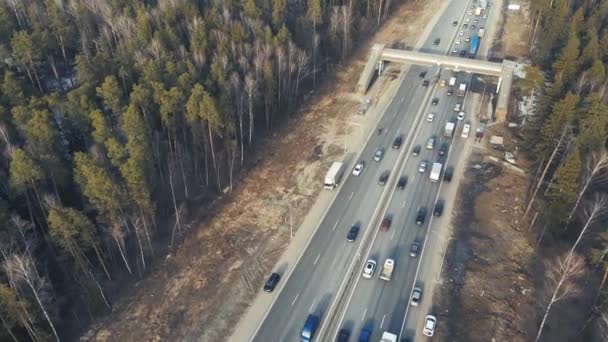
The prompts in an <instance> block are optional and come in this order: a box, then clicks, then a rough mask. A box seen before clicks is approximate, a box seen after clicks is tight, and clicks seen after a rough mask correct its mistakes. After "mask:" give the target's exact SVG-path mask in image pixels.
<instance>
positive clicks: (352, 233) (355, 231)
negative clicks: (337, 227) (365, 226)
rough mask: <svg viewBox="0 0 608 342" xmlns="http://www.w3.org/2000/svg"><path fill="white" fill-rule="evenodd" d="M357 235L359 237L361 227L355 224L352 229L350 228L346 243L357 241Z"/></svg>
mask: <svg viewBox="0 0 608 342" xmlns="http://www.w3.org/2000/svg"><path fill="white" fill-rule="evenodd" d="M357 235H359V226H358V225H356V224H354V225H353V226H352V227H350V229H349V231H348V234H347V235H346V241H348V242H354V241H355V240H357Z"/></svg>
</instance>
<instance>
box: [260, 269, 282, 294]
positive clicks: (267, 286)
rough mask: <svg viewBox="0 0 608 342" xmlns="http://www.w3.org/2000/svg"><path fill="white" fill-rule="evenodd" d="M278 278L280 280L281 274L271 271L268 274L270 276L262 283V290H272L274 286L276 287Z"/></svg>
mask: <svg viewBox="0 0 608 342" xmlns="http://www.w3.org/2000/svg"><path fill="white" fill-rule="evenodd" d="M279 280H281V276H280V275H279V274H278V273H272V274H271V275H270V277H268V280H266V283H265V284H264V291H266V292H272V291H274V288H275V287H277V284H278V283H279Z"/></svg>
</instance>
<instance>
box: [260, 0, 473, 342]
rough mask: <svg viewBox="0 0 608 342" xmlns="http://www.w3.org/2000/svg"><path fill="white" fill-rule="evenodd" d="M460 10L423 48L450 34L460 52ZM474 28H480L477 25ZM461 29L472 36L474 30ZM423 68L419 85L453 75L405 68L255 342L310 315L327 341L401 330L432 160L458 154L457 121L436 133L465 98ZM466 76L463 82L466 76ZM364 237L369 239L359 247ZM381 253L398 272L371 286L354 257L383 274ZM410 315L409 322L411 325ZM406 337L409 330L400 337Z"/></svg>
mask: <svg viewBox="0 0 608 342" xmlns="http://www.w3.org/2000/svg"><path fill="white" fill-rule="evenodd" d="M468 11H469V0H452V2H451V3H450V4H449V5H448V7H447V9H446V11H445V12H444V13H443V15H442V16H441V18H440V20H439V21H438V23H437V25H436V26H435V27H434V28H433V30H432V31H431V34H430V36H429V37H428V39H427V42H426V43H425V44H424V46H423V47H422V49H421V50H423V51H429V52H434V53H447V52H450V51H451V49H452V46H453V42H454V39H455V37H458V38H457V39H462V44H461V45H460V46H461V49H465V48H466V46H467V45H466V44H465V43H464V36H458V31H459V30H461V27H460V25H461V24H462V21H463V18H464V16H466V13H467V12H468ZM479 19H481V17H479ZM454 20H457V21H458V22H459V25H458V26H457V27H455V26H453V25H452V22H453V21H454ZM478 25H482V26H483V24H482V23H481V20H480V23H479V24H478ZM465 32H466V35H468V36H470V35H473V34H474V33H475V32H476V31H472V30H465ZM436 38H440V39H441V42H440V43H439V44H438V45H435V44H434V41H435V39H436ZM422 71H426V72H427V75H426V79H431V80H433V79H435V78H434V77H435V76H437V77H440V78H441V79H447V78H449V77H450V76H451V75H452V74H451V73H450V72H448V71H444V70H439V69H438V68H426V67H418V66H412V67H411V68H410V71H409V72H408V73H407V75H406V76H405V77H404V79H403V82H402V83H401V84H400V85H399V89H398V90H397V93H396V95H395V97H394V98H393V101H392V102H391V103H390V105H389V106H388V107H387V109H386V111H385V112H384V114H383V116H382V118H381V119H380V122H379V124H378V130H374V132H373V133H372V135H371V136H370V138H369V140H368V142H367V144H366V145H365V147H364V149H363V150H362V151H361V155H360V157H359V158H358V160H362V161H365V162H366V166H365V169H364V170H363V172H362V174H361V175H360V176H352V175H351V173H350V171H351V170H346V174H345V176H344V179H343V184H342V185H341V186H340V187H339V188H338V191H339V192H338V194H337V196H336V199H335V201H334V202H333V205H332V206H331V207H330V208H329V209H328V211H327V213H326V215H325V217H324V218H323V220H322V222H321V223H320V225H319V228H318V229H317V231H316V232H315V234H314V236H313V237H312V239H311V240H310V242H309V245H308V247H307V248H306V250H305V252H304V253H303V254H302V256H301V258H300V259H299V261H298V263H297V264H296V265H295V268H294V269H293V270H292V272H291V275H290V277H289V279H288V280H287V281H286V283H285V284H283V286H282V288H281V290H280V292H279V293H278V294H276V298H275V300H274V302H273V305H272V306H271V308H270V310H269V311H268V312H267V313H266V316H265V318H264V320H263V322H262V324H261V325H260V326H259V328H258V330H257V332H256V334H255V336H254V337H253V339H252V340H253V341H264V342H266V341H277V342H282V341H295V340H297V339H298V337H299V335H300V332H301V330H302V326H303V324H304V321H305V319H306V317H307V316H308V315H309V314H310V313H314V314H315V315H317V316H319V317H320V318H321V327H322V329H321V331H320V332H319V333H321V334H324V335H323V336H327V338H326V339H327V340H330V338H331V337H333V336H335V334H336V333H337V330H338V329H340V328H347V329H348V330H349V331H351V333H352V334H353V335H355V334H358V332H359V331H360V330H361V328H362V327H364V326H365V327H369V328H372V330H373V331H374V337H373V338H372V341H376V340H378V339H379V336H380V335H381V333H382V331H385V330H389V331H392V332H395V333H399V332H400V331H401V328H402V325H403V324H404V317H405V314H406V309H407V307H408V302H409V296H410V292H411V289H412V286H413V284H414V282H415V277H416V273H417V266H418V262H419V259H418V258H416V259H414V258H410V257H409V255H408V251H409V246H410V243H411V242H412V241H414V240H417V241H420V242H423V241H424V240H425V236H426V232H427V229H428V224H429V221H430V216H431V215H432V210H433V205H434V203H435V200H436V197H437V193H438V189H439V187H440V184H441V182H437V183H434V182H430V180H429V172H430V168H431V165H432V162H433V161H437V160H439V159H441V161H442V162H444V163H445V161H446V160H447V159H448V158H449V159H450V160H452V159H453V158H458V154H459V153H458V151H459V144H461V142H460V139H461V138H460V137H459V136H460V131H461V129H462V125H463V122H462V121H460V122H459V124H458V126H457V129H456V131H455V133H454V136H455V138H453V139H445V138H443V137H442V132H443V127H444V125H445V123H446V121H447V120H448V119H452V118H454V121H455V117H456V115H457V113H456V112H454V111H453V108H454V105H455V104H456V102H462V101H463V98H462V97H456V94H454V95H453V96H451V97H448V96H446V93H445V92H446V89H447V88H441V87H438V84H437V83H435V82H433V83H431V85H430V86H429V87H423V86H422V80H421V79H420V78H419V74H420V73H421V72H422ZM440 72H441V74H439V73H440ZM467 77H468V78H469V79H470V76H467ZM459 82H468V81H467V79H466V77H465V75H461V76H460V77H459V79H458V82H457V83H459ZM433 97H437V98H438V99H439V103H438V104H437V106H430V102H431V98H433ZM430 111H432V112H435V113H436V116H435V119H434V121H433V122H430V123H429V122H427V121H426V120H425V118H426V115H427V114H428V112H430ZM397 135H403V137H404V143H403V146H402V147H401V148H400V149H392V148H391V145H392V142H393V140H394V138H395V137H396V136H397ZM431 135H435V136H437V138H438V139H437V142H436V144H435V148H434V149H433V150H427V149H426V148H424V145H425V144H426V140H427V139H428V138H429V137H430V136H431ZM452 141H453V143H452ZM443 143H451V144H450V150H449V153H448V154H447V155H446V156H443V157H439V156H438V153H437V150H438V148H439V146H441V144H443ZM415 145H422V151H421V153H420V156H417V157H413V156H412V155H411V150H412V148H413V147H414V146H415ZM378 148H384V150H385V154H384V157H383V158H382V160H381V161H380V162H375V161H374V160H373V155H374V153H375V152H376V150H377V149H378ZM423 159H426V160H428V161H429V166H428V168H427V171H426V172H425V173H419V172H418V170H417V169H418V164H419V162H420V161H421V160H423ZM448 164H449V162H448ZM387 170H389V171H390V173H391V177H390V179H389V182H388V183H387V184H386V185H385V186H381V185H379V184H378V178H379V177H380V175H381V174H382V173H383V172H385V171H387ZM400 175H407V176H408V184H407V186H406V188H405V189H404V190H396V189H395V184H396V182H397V179H398V178H399V176H400ZM419 206H425V207H427V209H428V214H427V217H426V220H425V223H424V224H423V225H416V224H415V222H414V218H415V216H416V210H417V208H418V207H419ZM386 215H390V216H391V217H392V225H391V227H390V229H389V230H388V231H387V232H380V231H379V229H378V225H379V222H380V221H381V220H382V218H383V217H385V216H386ZM353 224H358V225H360V227H361V230H360V232H359V235H358V237H357V240H356V241H355V242H354V243H348V242H347V241H346V234H347V232H348V230H349V229H350V227H351V226H352V225H353ZM365 241H367V242H368V243H365V244H362V242H365ZM387 257H393V258H395V259H396V270H395V273H394V275H393V279H392V280H391V281H390V282H385V281H382V280H379V279H378V277H377V275H375V276H374V277H373V278H372V279H369V280H368V279H362V278H360V277H359V275H360V271H361V269H360V267H362V263H361V261H364V260H365V259H367V258H372V259H375V260H376V261H377V262H378V267H379V268H381V266H382V263H383V262H384V260H385V258H387ZM350 270H353V272H354V273H353V274H355V284H354V286H351V287H346V288H347V289H348V291H347V292H346V295H345V296H344V297H343V298H342V297H341V298H340V300H338V293H339V292H340V290H341V289H344V288H345V285H346V282H347V280H348V279H349V278H348V276H349V271H350ZM377 271H378V272H379V269H378V270H377ZM351 279H352V278H351ZM419 285H424V284H419ZM330 309H331V310H330ZM329 311H335V312H337V314H336V316H335V318H336V320H334V321H336V322H337V323H338V324H332V325H331V326H330V325H329V324H327V323H328V322H327V320H326V319H325V318H326V317H327V316H328V313H329ZM422 317H423V316H422ZM408 319H409V318H408ZM418 319H419V318H418V316H416V318H415V320H418ZM324 330H325V331H324ZM406 334H407V331H406V333H405V334H404V336H405V335H406ZM353 339H354V338H353Z"/></svg>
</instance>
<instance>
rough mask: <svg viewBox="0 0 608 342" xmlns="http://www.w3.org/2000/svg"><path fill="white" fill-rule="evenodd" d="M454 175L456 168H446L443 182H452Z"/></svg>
mask: <svg viewBox="0 0 608 342" xmlns="http://www.w3.org/2000/svg"><path fill="white" fill-rule="evenodd" d="M453 174H454V167H452V166H448V167H446V168H445V172H444V173H443V180H444V181H446V182H450V181H451V180H452V175H453Z"/></svg>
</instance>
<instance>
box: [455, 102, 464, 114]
mask: <svg viewBox="0 0 608 342" xmlns="http://www.w3.org/2000/svg"><path fill="white" fill-rule="evenodd" d="M461 107H462V104H460V103H457V104H456V105H454V111H455V112H460V108H461Z"/></svg>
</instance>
